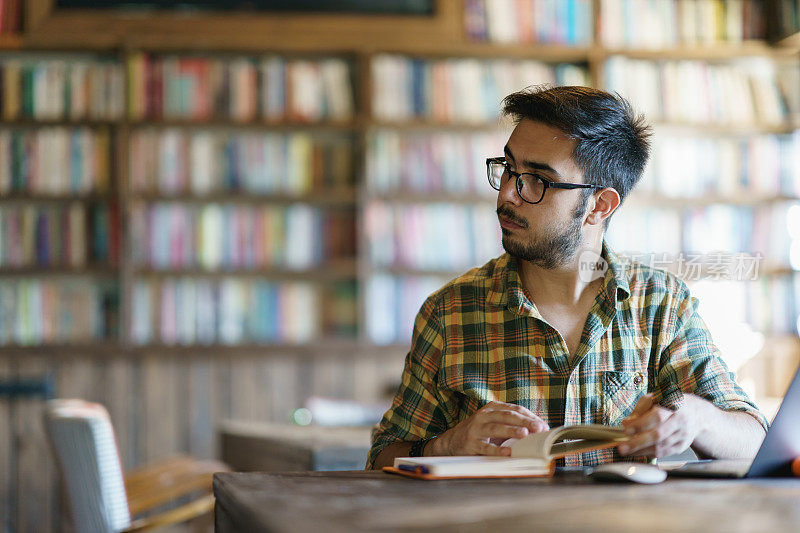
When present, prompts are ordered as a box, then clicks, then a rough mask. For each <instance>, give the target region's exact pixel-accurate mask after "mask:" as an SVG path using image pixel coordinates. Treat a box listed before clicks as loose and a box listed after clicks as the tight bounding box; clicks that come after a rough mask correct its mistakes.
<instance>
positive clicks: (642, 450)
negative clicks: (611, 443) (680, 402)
mask: <svg viewBox="0 0 800 533" xmlns="http://www.w3.org/2000/svg"><path fill="white" fill-rule="evenodd" d="M680 429H681V428H680V427H679V426H678V425H677V424H669V423H666V424H663V425H660V426H658V427H655V428H652V429H650V430H648V431H645V432H643V433H640V434H637V435H636V436H635V437H632V438H631V439H630V440H628V441H627V442H625V443H623V444H620V445H619V446H618V447H617V449H618V450H619V453H621V454H622V455H652V454H653V449H655V448H657V447H659V446H660V447H663V446H664V445H665V444H667V443H670V442H674V441H676V440H678V439H680Z"/></svg>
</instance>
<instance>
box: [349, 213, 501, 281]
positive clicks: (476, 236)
mask: <svg viewBox="0 0 800 533" xmlns="http://www.w3.org/2000/svg"><path fill="white" fill-rule="evenodd" d="M363 220H364V232H365V235H366V238H367V242H368V249H367V253H368V256H369V259H370V262H371V264H372V265H374V266H375V267H377V268H388V267H403V268H413V269H419V270H433V271H438V270H452V271H456V270H459V269H463V270H466V269H468V268H472V267H475V266H479V265H481V264H483V263H485V262H486V261H488V260H489V259H491V258H492V257H496V256H498V255H500V253H502V249H501V247H500V241H501V236H500V225H499V224H498V222H497V215H496V214H495V212H494V204H493V203H491V202H490V201H487V202H486V204H485V205H474V206H472V205H454V204H450V203H430V204H398V205H395V204H390V203H385V202H377V201H375V202H370V203H369V204H368V205H367V206H366V207H365V210H364V218H363Z"/></svg>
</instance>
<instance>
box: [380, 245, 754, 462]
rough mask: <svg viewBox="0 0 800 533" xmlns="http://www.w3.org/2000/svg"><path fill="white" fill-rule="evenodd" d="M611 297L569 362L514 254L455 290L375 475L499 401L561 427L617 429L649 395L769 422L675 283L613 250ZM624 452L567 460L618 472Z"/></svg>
mask: <svg viewBox="0 0 800 533" xmlns="http://www.w3.org/2000/svg"><path fill="white" fill-rule="evenodd" d="M603 257H604V258H605V260H606V261H607V263H608V266H609V268H608V269H607V270H606V272H605V275H604V280H603V286H602V288H601V289H600V291H599V292H598V294H597V297H596V298H595V301H594V305H593V307H592V309H591V311H590V312H589V315H588V318H587V320H586V324H585V325H584V329H583V333H582V336H581V340H580V344H579V346H578V349H577V351H576V352H575V353H574V354H570V353H568V350H567V347H566V344H565V342H564V341H563V340H562V338H561V335H560V334H559V333H558V332H557V331H556V330H555V329H554V328H553V327H551V326H550V325H549V324H548V323H547V322H546V321H545V320H544V319H543V318H542V316H541V315H540V314H539V311H538V310H537V309H536V305H535V304H534V303H533V302H532V301H531V300H530V299H529V298H528V296H527V295H526V292H525V290H524V289H523V287H522V283H521V281H520V277H519V273H518V271H517V264H516V260H515V259H514V258H512V257H511V256H509V255H508V254H504V255H502V256H500V257H499V258H496V259H493V260H491V261H489V262H488V263H486V264H485V265H484V266H482V267H480V268H475V269H473V270H470V271H469V272H467V273H466V274H464V275H462V276H460V277H458V278H456V279H455V280H453V281H451V282H449V283H448V284H447V285H445V286H444V287H443V288H441V289H440V290H439V291H437V292H435V293H434V294H432V295H431V296H430V297H429V298H428V299H427V300H426V301H425V303H424V304H423V305H422V308H421V309H420V311H419V313H418V314H417V317H416V320H415V321H414V332H413V337H412V341H411V350H410V352H409V353H408V355H407V357H406V362H405V369H404V371H403V376H402V382H401V385H400V388H399V390H398V391H397V394H396V396H395V398H394V401H393V403H392V406H391V408H390V409H389V410H388V411H387V412H386V414H385V415H384V416H383V419H382V420H381V423H380V425H379V426H378V428H377V429H376V430H375V431H374V432H373V438H372V448H371V450H370V453H369V456H368V459H367V468H371V467H372V464H373V462H374V461H375V458H376V457H377V456H378V454H379V453H380V452H381V450H383V448H384V447H386V446H387V445H388V444H390V443H392V442H396V441H414V440H418V439H424V438H429V437H433V436H435V435H439V434H441V433H443V432H444V431H446V430H447V429H449V428H451V427H453V426H455V425H456V424H457V423H458V422H460V421H462V420H464V419H465V418H467V417H468V416H470V415H472V414H473V413H474V412H475V411H477V410H478V409H480V408H481V407H482V406H483V405H485V404H487V403H488V402H490V401H499V402H508V403H514V404H519V405H522V406H524V407H526V408H528V409H530V410H531V411H533V412H534V413H535V414H536V415H538V416H539V417H541V418H542V419H543V420H545V421H546V422H547V423H548V424H549V425H550V427H557V426H561V425H567V424H588V423H599V424H607V425H611V426H618V425H619V424H620V422H621V421H622V419H624V418H625V417H626V416H628V415H629V414H630V413H631V411H632V410H633V408H634V406H635V405H636V402H637V400H638V399H639V398H640V397H641V396H642V395H644V394H645V393H647V392H653V393H654V394H655V400H656V401H657V402H658V403H660V404H661V405H662V406H664V407H667V408H671V409H677V408H678V407H679V406H680V405H681V403H682V399H683V393H684V392H685V393H691V394H696V395H698V396H700V397H702V398H705V399H707V400H709V401H710V402H712V403H713V404H714V405H716V406H717V407H719V408H721V409H725V410H735V411H743V412H746V413H749V414H751V415H752V416H753V417H755V418H756V419H757V420H758V421H759V422H760V423H761V424H762V425H763V426H764V428H765V429H766V428H767V426H768V423H767V420H766V418H765V417H764V416H763V415H762V414H761V413H760V412H759V410H758V408H757V407H756V406H755V404H753V402H751V401H750V399H749V398H748V397H747V394H746V393H745V392H744V391H743V390H742V389H741V388H740V387H739V385H737V383H736V381H735V380H734V376H733V374H732V373H731V372H729V371H728V368H727V366H726V365H725V363H724V362H723V360H722V358H721V356H720V352H719V350H718V349H717V347H716V346H715V345H714V343H713V342H712V339H711V334H710V333H709V332H708V329H707V328H706V325H705V323H704V322H703V320H702V319H701V318H700V316H699V315H698V313H697V300H696V299H695V298H693V297H692V296H691V295H690V294H689V289H688V288H687V287H686V285H685V284H684V283H683V282H682V281H681V280H680V279H678V278H677V277H676V276H674V275H672V274H670V273H668V272H665V271H663V270H660V269H656V268H650V267H647V266H645V265H642V264H639V263H635V262H627V261H626V262H622V261H620V259H619V258H618V257H617V256H616V255H615V254H614V252H613V251H612V250H611V249H610V248H608V247H607V246H606V245H605V244H604V245H603ZM618 459H619V455H618V454H617V451H616V449H606V450H597V451H593V452H588V453H584V454H582V455H576V456H571V457H567V458H566V459H565V461H564V462H563V463H560V464H567V465H593V464H598V463H602V462H608V461H612V460H618Z"/></svg>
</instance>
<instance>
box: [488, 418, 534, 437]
mask: <svg viewBox="0 0 800 533" xmlns="http://www.w3.org/2000/svg"><path fill="white" fill-rule="evenodd" d="M528 433H529V432H528V428H525V427H520V426H510V425H507V424H499V423H496V422H490V423H488V424H484V425H483V426H482V427H481V428H480V429H479V430H478V434H477V435H476V437H477V438H478V439H480V440H484V439H503V440H505V439H521V438H522V437H526V436H527V435H528Z"/></svg>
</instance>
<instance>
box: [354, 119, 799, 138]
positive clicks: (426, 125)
mask: <svg viewBox="0 0 800 533" xmlns="http://www.w3.org/2000/svg"><path fill="white" fill-rule="evenodd" d="M651 124H652V126H653V128H654V129H656V131H658V130H680V131H690V132H696V133H698V134H700V133H702V134H705V135H708V134H711V135H748V134H762V133H774V134H788V133H792V132H793V131H794V130H795V129H798V128H799V127H800V125H798V124H796V123H795V122H794V121H788V122H787V123H786V124H758V123H756V124H716V123H702V122H679V121H670V120H654V121H652V122H651ZM368 127H369V128H370V129H391V130H399V131H406V132H413V131H417V130H418V131H421V132H430V131H450V132H452V131H457V132H467V133H476V132H495V131H496V132H503V131H511V129H512V128H513V124H510V123H508V124H504V123H501V122H500V119H499V118H498V121H497V122H437V121H433V120H422V119H420V120H415V119H409V120H403V121H396V122H392V121H383V120H372V121H370V122H369V123H368Z"/></svg>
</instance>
